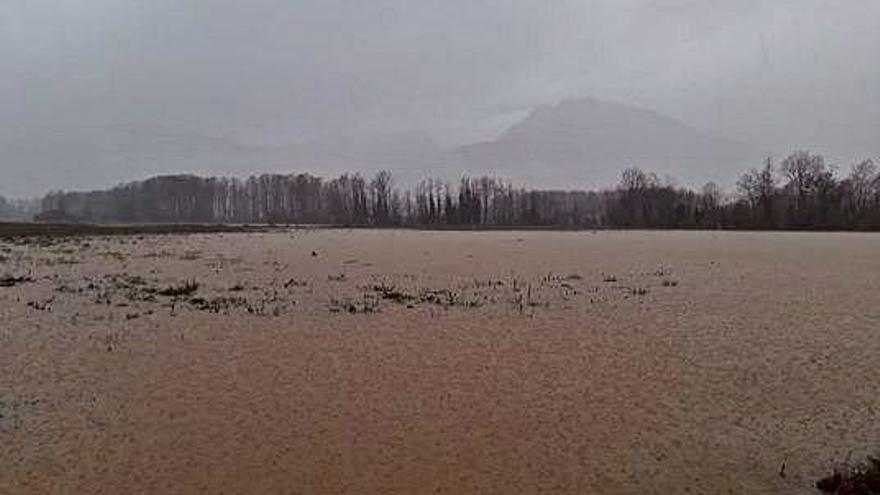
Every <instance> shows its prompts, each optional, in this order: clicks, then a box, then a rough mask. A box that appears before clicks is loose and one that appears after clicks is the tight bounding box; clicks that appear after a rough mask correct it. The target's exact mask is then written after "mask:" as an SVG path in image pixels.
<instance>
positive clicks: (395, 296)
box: [372, 283, 414, 304]
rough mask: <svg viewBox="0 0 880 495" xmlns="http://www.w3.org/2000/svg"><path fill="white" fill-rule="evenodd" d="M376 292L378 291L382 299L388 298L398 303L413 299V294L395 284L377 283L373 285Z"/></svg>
mask: <svg viewBox="0 0 880 495" xmlns="http://www.w3.org/2000/svg"><path fill="white" fill-rule="evenodd" d="M372 290H373V291H374V292H378V293H379V295H380V296H381V297H382V299H388V300H390V301H394V302H397V303H401V304H403V303H406V302H409V301H411V300H412V299H414V298H413V296H411V295H409V294H407V293H405V292H403V291H402V290H400V289H398V288H396V287H394V286H393V285H386V284H384V283H383V284H376V285H374V286H373V287H372Z"/></svg>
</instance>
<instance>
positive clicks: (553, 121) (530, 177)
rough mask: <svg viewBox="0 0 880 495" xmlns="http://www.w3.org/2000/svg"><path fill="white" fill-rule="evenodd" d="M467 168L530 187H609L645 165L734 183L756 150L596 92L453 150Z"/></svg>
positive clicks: (688, 177) (692, 179) (683, 176)
mask: <svg viewBox="0 0 880 495" xmlns="http://www.w3.org/2000/svg"><path fill="white" fill-rule="evenodd" d="M454 153H455V154H456V156H457V159H458V162H459V163H460V164H461V166H462V168H464V169H466V170H468V171H471V173H474V172H477V171H479V172H481V173H482V172H485V173H491V174H495V175H498V176H501V177H509V178H513V179H515V180H519V181H523V182H526V183H528V184H530V185H532V186H543V187H574V186H578V187H581V186H592V187H596V186H610V185H613V184H615V183H616V182H617V179H618V178H619V176H620V172H621V171H622V170H623V169H624V168H626V167H629V166H633V165H635V166H639V167H641V168H643V169H646V170H651V171H654V172H656V173H657V174H658V175H660V176H661V177H662V176H664V175H667V174H668V175H671V176H673V177H675V178H677V179H679V180H682V181H686V182H687V184H692V185H699V184H700V183H702V182H705V181H709V180H714V181H719V182H722V183H732V181H733V178H734V177H735V175H736V174H738V173H739V172H741V170H742V167H743V166H745V165H747V164H750V163H753V160H754V159H755V158H756V156H757V154H756V153H755V151H754V150H752V149H751V148H750V147H749V146H747V145H744V144H742V143H737V142H734V141H730V140H725V139H722V138H719V137H715V136H711V135H709V134H706V133H703V132H700V131H697V130H695V129H693V128H691V127H688V126H687V125H685V124H682V123H680V122H678V121H676V120H674V119H671V118H669V117H666V116H663V115H661V114H659V113H657V112H654V111H651V110H646V109H642V108H637V107H633V106H629V105H624V104H620V103H612V102H608V101H602V100H597V99H592V98H582V99H568V100H564V101H562V102H560V103H559V104H557V105H554V106H543V107H540V108H537V109H535V110H533V111H532V112H531V113H530V114H529V115H528V116H527V117H526V118H525V119H523V120H522V121H520V122H518V123H517V124H515V125H513V126H512V127H510V128H509V129H507V130H506V131H505V132H503V133H502V134H501V135H500V136H498V137H497V138H496V139H494V140H491V141H488V142H482V143H477V144H472V145H467V146H463V147H461V148H458V149H457V150H455V151H454Z"/></svg>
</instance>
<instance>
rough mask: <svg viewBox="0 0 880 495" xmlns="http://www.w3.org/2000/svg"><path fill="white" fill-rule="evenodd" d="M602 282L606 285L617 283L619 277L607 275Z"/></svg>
mask: <svg viewBox="0 0 880 495" xmlns="http://www.w3.org/2000/svg"><path fill="white" fill-rule="evenodd" d="M602 281H603V282H605V283H612V282H617V277H615V276H614V275H605V276H604V277H602Z"/></svg>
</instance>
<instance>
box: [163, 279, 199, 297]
mask: <svg viewBox="0 0 880 495" xmlns="http://www.w3.org/2000/svg"><path fill="white" fill-rule="evenodd" d="M197 290H199V283H198V282H196V281H195V280H187V281H185V282H184V283H183V284H182V285H171V286H168V287H166V288H164V289H162V290H160V291H159V292H158V294H159V295H160V296H168V297H180V296H188V295H190V294H193V293H195V292H196V291H197Z"/></svg>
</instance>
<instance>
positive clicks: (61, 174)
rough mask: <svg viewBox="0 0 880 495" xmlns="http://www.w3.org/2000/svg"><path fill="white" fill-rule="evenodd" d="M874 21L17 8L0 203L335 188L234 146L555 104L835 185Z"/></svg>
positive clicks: (876, 124)
mask: <svg viewBox="0 0 880 495" xmlns="http://www.w3.org/2000/svg"><path fill="white" fill-rule="evenodd" d="M878 22H880V3H878V2H876V1H873V0H852V1H848V2H845V3H841V2H830V1H821V0H799V1H761V0H722V1H715V2H696V1H685V0H674V1H665V2H660V1H649V0H626V1H620V0H616V1H585V2H574V1H557V2H546V1H531V0H522V1H518V2H511V1H500V0H488V1H457V0H453V1H449V0H447V1H417V2H416V1H403V0H399V1H389V0H377V1H372V2H354V1H341V0H320V1H317V0H314V1H312V0H301V1H294V2H283V1H270V0H254V1H250V2H233V1H226V0H223V1H220V0H218V1H212V2H207V1H185V0H174V1H171V0H156V1H151V2H133V1H122V0H114V1H110V0H66V1H61V0H54V1H48V0H47V1H43V2H32V1H24V0H12V1H7V2H4V3H3V5H2V6H0V67H2V72H3V74H4V76H3V77H2V78H0V109H2V115H3V120H4V125H3V126H2V128H0V168H2V171H3V177H4V180H3V181H2V182H0V194H2V195H5V196H9V197H31V196H36V195H40V194H44V193H45V192H47V191H48V190H50V189H60V188H63V189H76V188H94V187H107V186H111V185H114V184H116V183H119V182H122V181H126V180H133V179H140V178H144V177H147V176H149V175H151V174H156V173H170V172H177V171H180V172H196V173H203V174H235V173H239V174H245V173H253V172H256V171H259V170H262V169H267V170H265V171H278V170H281V169H287V170H291V171H293V170H295V171H300V170H302V169H305V168H307V169H308V170H305V171H308V172H312V173H317V174H324V173H335V172H336V171H337V170H338V169H339V168H340V167H341V166H343V165H348V164H339V163H332V164H331V163H324V162H322V161H320V160H309V161H301V162H296V161H295V160H292V161H291V162H290V163H286V162H285V161H284V160H283V159H281V158H276V159H272V160H269V159H267V160H265V161H264V162H260V161H259V160H254V159H253V158H252V157H253V156H254V155H253V154H249V151H248V150H254V149H259V150H264V149H278V148H283V147H289V146H294V145H297V144H302V143H309V142H313V141H315V140H321V139H328V137H333V136H372V135H386V134H393V133H404V132H406V133H419V134H420V135H424V136H428V137H429V138H430V139H431V140H433V141H434V142H436V144H437V146H438V147H441V148H444V147H454V146H459V145H465V144H469V143H472V142H477V141H482V140H487V139H492V138H493V137H495V136H497V135H499V134H500V133H502V132H503V131H504V130H505V129H506V128H508V127H509V126H511V125H513V124H514V123H516V122H517V121H519V120H520V119H522V118H524V117H525V116H526V115H528V113H529V112H530V111H531V110H532V109H534V108H536V107H539V106H542V105H552V104H555V103H557V102H559V101H561V100H564V99H566V98H571V97H597V98H602V99H606V100H611V101H616V102H621V103H626V104H629V105H633V106H638V107H642V108H646V109H651V110H655V111H657V112H661V113H663V114H665V115H668V116H670V117H672V118H675V119H678V120H680V121H681V122H684V123H686V124H687V125H689V126H692V127H694V128H696V129H699V130H700V131H703V132H707V133H711V134H714V135H717V136H720V137H724V138H728V139H732V140H738V141H741V142H744V143H748V144H749V145H750V146H753V147H754V148H756V149H758V150H760V151H761V152H762V153H764V154H767V155H773V156H782V155H785V154H787V153H789V152H790V151H791V150H793V149H795V148H807V149H810V150H812V151H815V152H819V153H823V154H825V155H826V156H827V157H828V159H829V161H831V162H832V163H835V164H838V165H839V166H840V167H841V169H847V168H848V167H849V165H850V164H851V163H852V162H853V161H855V160H858V159H861V158H868V157H877V156H878V155H880V149H878V144H877V142H876V136H877V131H878V130H880V85H878V84H877V81H878V80H880V64H877V63H876V60H877V49H878V47H880V31H878V30H877V29H876V26H877V24H878ZM144 136H149V138H148V139H147V138H144ZM169 142H171V143H172V144H171V145H169V144H168V143H169ZM157 143H158V144H157ZM194 143H195V144H194ZM157 146H162V150H161V152H159V151H154V149H155V148H156V147H157ZM169 150H170V151H169ZM194 150H195V151H194ZM238 151H241V155H236V153H237V152H238ZM236 156H240V158H236ZM181 164H183V165H181ZM360 165H361V164H358V163H351V164H350V165H349V168H350V169H354V170H357V169H358V167H359V166H360ZM755 165H758V164H757V163H756V164H755ZM181 168H186V170H180V169H181ZM269 169H271V170H269ZM718 172H719V173H721V171H718ZM542 173H543V172H542ZM549 173H552V171H550V172H549ZM713 173H714V172H713ZM582 180H583V181H586V182H588V181H589V176H588V174H585V176H584V177H583V178H582Z"/></svg>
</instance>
